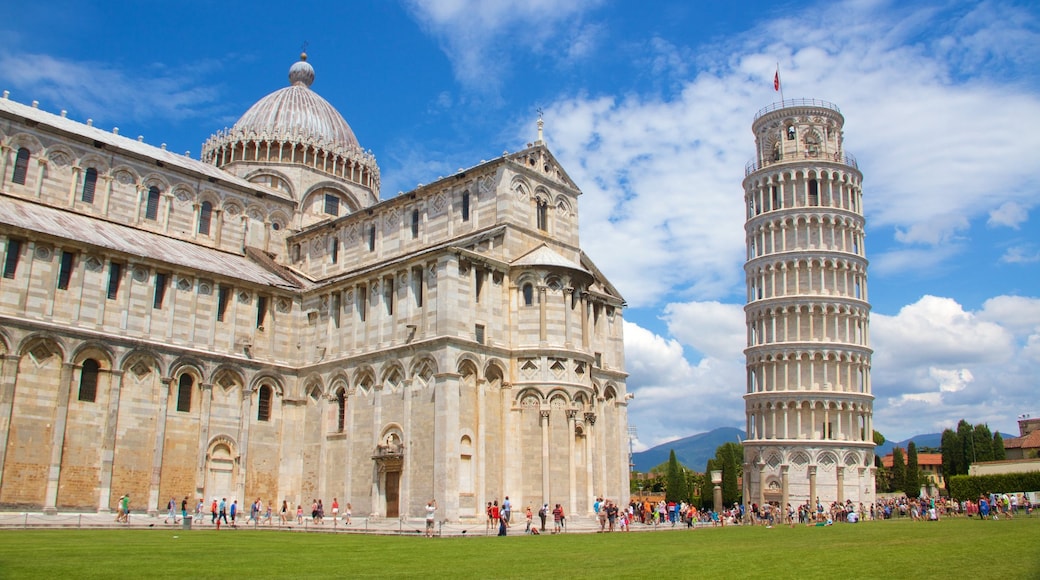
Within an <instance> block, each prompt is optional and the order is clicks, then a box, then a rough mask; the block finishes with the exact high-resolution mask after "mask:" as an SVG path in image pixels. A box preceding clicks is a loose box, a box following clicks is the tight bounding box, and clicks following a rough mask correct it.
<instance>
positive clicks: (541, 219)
mask: <svg viewBox="0 0 1040 580" xmlns="http://www.w3.org/2000/svg"><path fill="white" fill-rule="evenodd" d="M536 217H537V221H538V229H540V230H542V231H543V232H546V231H549V204H548V203H547V202H546V201H545V200H541V199H539V200H538V209H537V216H536Z"/></svg>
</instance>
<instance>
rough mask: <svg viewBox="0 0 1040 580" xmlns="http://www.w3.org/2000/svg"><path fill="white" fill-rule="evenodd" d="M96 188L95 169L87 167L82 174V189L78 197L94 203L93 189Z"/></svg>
mask: <svg viewBox="0 0 1040 580" xmlns="http://www.w3.org/2000/svg"><path fill="white" fill-rule="evenodd" d="M96 188H97V169H94V168H93V167H88V168H87V170H86V172H84V174H83V191H82V193H81V195H80V199H81V200H83V201H85V202H87V203H94V189H96Z"/></svg>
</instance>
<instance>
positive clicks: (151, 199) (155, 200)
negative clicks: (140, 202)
mask: <svg viewBox="0 0 1040 580" xmlns="http://www.w3.org/2000/svg"><path fill="white" fill-rule="evenodd" d="M144 217H145V219H150V220H155V219H158V218H159V188H158V187H155V186H154V185H153V186H151V187H149V188H148V202H147V204H146V205H145V208H144Z"/></svg>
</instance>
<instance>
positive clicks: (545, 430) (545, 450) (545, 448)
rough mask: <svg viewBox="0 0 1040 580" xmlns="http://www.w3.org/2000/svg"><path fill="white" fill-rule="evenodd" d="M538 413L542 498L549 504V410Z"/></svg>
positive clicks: (543, 409)
mask: <svg viewBox="0 0 1040 580" xmlns="http://www.w3.org/2000/svg"><path fill="white" fill-rule="evenodd" d="M539 412H540V414H541V419H540V423H539V425H540V426H541V428H542V497H544V498H546V499H545V501H548V502H550V504H551V501H552V500H551V498H552V496H551V495H549V493H550V491H551V490H550V489H549V408H548V407H545V408H542V409H541V410H540V411H539Z"/></svg>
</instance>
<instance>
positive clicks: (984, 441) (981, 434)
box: [972, 423, 993, 461]
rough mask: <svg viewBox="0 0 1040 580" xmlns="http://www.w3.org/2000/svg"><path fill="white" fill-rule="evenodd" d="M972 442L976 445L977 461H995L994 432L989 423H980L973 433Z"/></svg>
mask: <svg viewBox="0 0 1040 580" xmlns="http://www.w3.org/2000/svg"><path fill="white" fill-rule="evenodd" d="M972 439H973V442H972V444H973V445H974V446H975V461H993V433H990V431H989V425H986V424H984V423H979V424H978V425H975V430H974V432H973V433H972Z"/></svg>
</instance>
